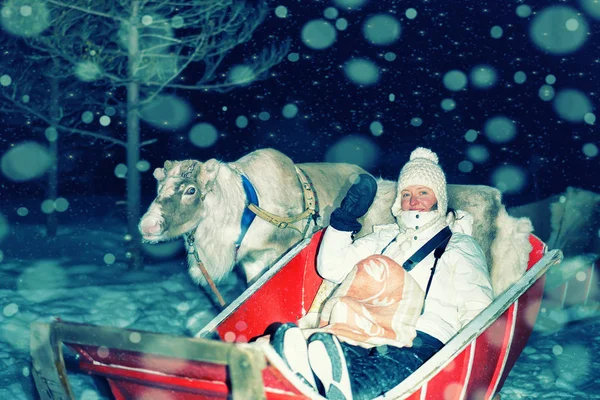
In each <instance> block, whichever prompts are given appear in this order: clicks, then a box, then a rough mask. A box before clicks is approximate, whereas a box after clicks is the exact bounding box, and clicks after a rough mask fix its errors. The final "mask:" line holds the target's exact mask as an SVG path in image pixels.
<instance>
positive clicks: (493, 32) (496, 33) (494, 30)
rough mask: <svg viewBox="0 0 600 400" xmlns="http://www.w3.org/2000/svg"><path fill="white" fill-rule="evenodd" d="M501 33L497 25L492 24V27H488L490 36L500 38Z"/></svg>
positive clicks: (502, 32)
mask: <svg viewBox="0 0 600 400" xmlns="http://www.w3.org/2000/svg"><path fill="white" fill-rule="evenodd" d="M503 34H504V31H503V30H502V28H501V27H499V26H498V25H496V26H492V29H490V36H491V37H492V38H494V39H500V38H501V37H502V35H503Z"/></svg>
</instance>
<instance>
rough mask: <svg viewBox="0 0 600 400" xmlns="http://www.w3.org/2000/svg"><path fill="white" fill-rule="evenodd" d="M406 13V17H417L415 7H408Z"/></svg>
mask: <svg viewBox="0 0 600 400" xmlns="http://www.w3.org/2000/svg"><path fill="white" fill-rule="evenodd" d="M404 15H406V18H408V19H415V18H417V10H415V9H414V8H408V9H406V12H405V13H404Z"/></svg>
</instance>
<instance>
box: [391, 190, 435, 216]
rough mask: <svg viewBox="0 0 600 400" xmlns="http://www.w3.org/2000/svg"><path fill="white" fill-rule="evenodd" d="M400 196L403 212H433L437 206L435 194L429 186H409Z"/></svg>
mask: <svg viewBox="0 0 600 400" xmlns="http://www.w3.org/2000/svg"><path fill="white" fill-rule="evenodd" d="M400 196H402V202H401V205H402V211H431V209H432V208H433V206H435V205H436V204H437V198H436V197H435V193H433V190H431V189H430V188H428V187H427V186H421V185H411V186H407V187H406V188H405V189H404V190H403V191H402V192H401V193H400Z"/></svg>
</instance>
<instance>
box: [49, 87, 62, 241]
mask: <svg viewBox="0 0 600 400" xmlns="http://www.w3.org/2000/svg"><path fill="white" fill-rule="evenodd" d="M49 79H50V98H51V99H52V105H51V109H50V113H51V118H52V127H53V128H55V132H56V137H55V138H53V137H51V138H49V141H48V143H49V150H50V157H51V159H52V163H51V164H50V168H49V169H48V187H47V193H46V199H47V200H51V201H52V203H53V204H54V202H55V201H56V198H57V197H58V130H56V125H57V124H58V119H59V118H60V106H59V90H60V87H59V82H58V78H56V77H54V76H52V77H50V78H49ZM57 229H58V216H57V215H56V210H55V209H54V208H52V210H50V213H49V214H48V216H47V218H46V236H47V237H49V238H54V237H56V231H57Z"/></svg>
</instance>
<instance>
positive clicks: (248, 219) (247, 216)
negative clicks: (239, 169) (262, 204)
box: [235, 175, 259, 250]
mask: <svg viewBox="0 0 600 400" xmlns="http://www.w3.org/2000/svg"><path fill="white" fill-rule="evenodd" d="M242 186H243V187H244V193H245V194H246V205H248V204H250V203H252V204H256V205H257V206H258V205H259V204H258V195H257V194H256V190H255V189H254V186H252V183H250V181H249V180H248V178H246V177H245V176H244V175H242ZM254 218H256V214H254V213H253V212H252V211H250V210H249V209H248V207H244V213H243V214H242V222H241V225H242V230H241V231H240V236H238V239H237V240H236V242H235V248H236V250H237V249H238V248H239V247H240V245H241V244H242V240H244V236H246V232H248V228H250V224H252V221H254Z"/></svg>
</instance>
